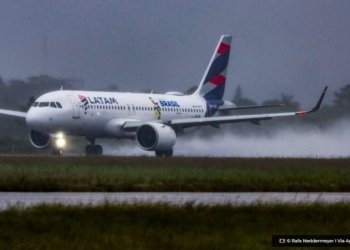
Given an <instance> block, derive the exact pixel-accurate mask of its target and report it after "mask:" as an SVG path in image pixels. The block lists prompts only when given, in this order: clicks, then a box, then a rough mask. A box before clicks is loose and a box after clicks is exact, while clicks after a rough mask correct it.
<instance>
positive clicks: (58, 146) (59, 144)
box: [52, 133, 66, 156]
mask: <svg viewBox="0 0 350 250" xmlns="http://www.w3.org/2000/svg"><path fill="white" fill-rule="evenodd" d="M65 146H66V139H65V138H64V134H63V133H57V134H56V135H55V136H54V138H53V145H52V154H53V155H57V156H62V155H63V148H64V147H65Z"/></svg>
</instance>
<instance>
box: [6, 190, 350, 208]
mask: <svg viewBox="0 0 350 250" xmlns="http://www.w3.org/2000/svg"><path fill="white" fill-rule="evenodd" d="M105 202H109V203H113V204H120V203H128V204H139V203H144V204H152V203H153V204H154V203H166V204H171V205H185V204H188V203H191V204H194V205H222V204H231V205H251V204H257V203H280V204H284V203H313V202H324V203H336V202H350V193H278V192H277V193H276V192H266V193H259V192H253V193H249V192H240V193H175V192H174V193H149V192H147V193H70V192H64V193H39V192H35V193H27V192H25V193H21V192H0V209H6V208H8V207H11V206H22V207H28V206H34V205H38V204H43V203H45V204H66V205H79V204H81V205H97V204H102V203H105Z"/></svg>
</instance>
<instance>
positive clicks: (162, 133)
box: [136, 122, 176, 151]
mask: <svg viewBox="0 0 350 250" xmlns="http://www.w3.org/2000/svg"><path fill="white" fill-rule="evenodd" d="M175 141H176V134H175V131H174V130H173V129H172V128H171V127H169V126H167V125H164V124H161V123H154V122H150V123H146V124H143V125H141V126H140V127H139V128H138V129H137V131H136V142H137V145H138V146H139V147H141V148H142V149H144V150H149V151H169V150H172V148H173V146H174V144H175Z"/></svg>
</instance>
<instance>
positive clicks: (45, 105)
mask: <svg viewBox="0 0 350 250" xmlns="http://www.w3.org/2000/svg"><path fill="white" fill-rule="evenodd" d="M48 106H49V102H40V103H39V107H48Z"/></svg>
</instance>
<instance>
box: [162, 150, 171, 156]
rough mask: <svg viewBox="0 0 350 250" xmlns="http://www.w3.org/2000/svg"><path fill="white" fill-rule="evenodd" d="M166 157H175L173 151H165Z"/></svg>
mask: <svg viewBox="0 0 350 250" xmlns="http://www.w3.org/2000/svg"><path fill="white" fill-rule="evenodd" d="M164 155H165V157H171V156H173V149H170V150H167V151H164Z"/></svg>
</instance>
